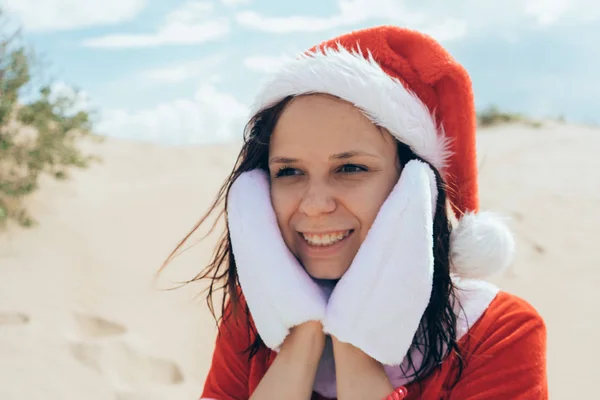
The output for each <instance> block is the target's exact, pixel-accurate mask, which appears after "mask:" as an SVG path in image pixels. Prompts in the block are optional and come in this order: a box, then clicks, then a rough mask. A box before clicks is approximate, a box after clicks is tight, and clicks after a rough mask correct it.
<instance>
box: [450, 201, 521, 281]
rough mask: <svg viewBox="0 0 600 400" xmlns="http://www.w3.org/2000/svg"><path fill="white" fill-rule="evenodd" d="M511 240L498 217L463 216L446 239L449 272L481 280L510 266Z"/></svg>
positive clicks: (506, 228) (479, 214)
mask: <svg viewBox="0 0 600 400" xmlns="http://www.w3.org/2000/svg"><path fill="white" fill-rule="evenodd" d="M514 254H515V240H514V238H513V235H512V233H511V231H510V230H509V228H508V226H507V225H506V224H505V223H504V221H503V219H502V217H500V216H498V215H496V214H494V213H491V212H480V213H477V214H475V213H466V214H465V215H463V216H462V218H461V219H460V220H459V222H458V226H456V227H455V228H454V230H453V231H452V235H451V237H450V262H451V272H452V273H454V274H456V275H458V276H460V277H464V278H473V279H481V278H486V277H489V276H492V275H495V274H497V273H499V272H502V271H503V270H505V269H506V268H508V267H509V266H510V264H511V263H512V261H513V258H514Z"/></svg>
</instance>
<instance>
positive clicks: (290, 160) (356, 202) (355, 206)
mask: <svg viewBox="0 0 600 400" xmlns="http://www.w3.org/2000/svg"><path fill="white" fill-rule="evenodd" d="M400 169H401V167H400V163H399V160H398V157H397V150H396V142H395V139H393V137H392V136H391V135H390V134H389V133H388V132H386V131H384V130H380V129H379V128H377V127H376V126H375V125H373V123H371V121H369V120H368V119H367V118H366V117H365V116H364V115H363V114H362V113H361V111H359V110H358V109H357V108H355V107H354V106H352V105H351V104H349V103H347V102H345V101H343V100H339V99H336V98H334V97H331V96H327V95H309V96H300V97H297V98H295V99H293V100H292V101H291V102H290V103H289V104H288V105H287V107H286V108H285V110H284V111H283V113H282V114H281V116H280V119H279V121H278V123H277V125H276V127H275V130H274V131H273V134H272V135H271V139H270V147H269V170H270V176H271V200H272V203H273V208H274V210H275V214H276V216H277V222H278V224H279V228H280V230H281V233H282V235H283V239H284V241H285V243H286V245H287V246H288V248H289V249H290V251H291V252H292V253H293V254H294V255H295V256H296V258H298V259H299V260H300V262H301V263H302V265H303V266H304V268H305V269H306V270H307V272H308V273H309V274H310V275H311V276H313V277H315V278H322V279H339V278H340V277H341V276H342V275H343V274H344V273H345V272H346V270H347V269H348V268H349V267H350V264H351V263H352V260H353V259H354V256H355V255H356V253H357V252H358V249H359V247H360V245H361V243H362V242H363V240H364V239H365V237H366V236H367V232H368V231H369V228H370V227H371V225H372V223H373V221H374V220H375V217H376V215H377V212H378V211H379V208H380V206H381V205H382V204H383V202H384V200H385V199H386V198H387V196H388V195H389V193H390V191H391V190H392V188H393V187H394V185H395V184H396V182H397V181H398V178H399V176H400Z"/></svg>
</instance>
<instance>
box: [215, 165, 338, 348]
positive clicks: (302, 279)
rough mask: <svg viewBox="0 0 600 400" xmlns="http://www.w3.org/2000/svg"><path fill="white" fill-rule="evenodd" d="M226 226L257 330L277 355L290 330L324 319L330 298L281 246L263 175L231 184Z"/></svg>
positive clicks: (255, 174)
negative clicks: (305, 323)
mask: <svg viewBox="0 0 600 400" xmlns="http://www.w3.org/2000/svg"><path fill="white" fill-rule="evenodd" d="M227 222H228V225H229V234H230V238H231V246H232V250H233V255H234V258H235V264H236V267H237V273H238V276H239V280H240V285H241V287H242V292H243V293H244V297H245V299H246V302H247V303H248V307H249V308H250V312H251V314H252V318H253V319H254V323H255V325H256V329H257V330H258V333H259V334H260V336H261V338H262V340H263V341H264V343H265V344H266V345H267V346H268V347H269V348H271V349H273V350H276V351H278V350H279V348H280V346H281V344H282V343H283V341H284V339H285V338H286V336H287V335H288V334H289V331H290V329H291V328H292V327H294V326H297V325H300V324H302V323H304V322H307V321H322V320H323V318H324V315H325V307H326V304H327V299H326V297H325V294H324V293H323V291H322V290H321V289H320V287H319V286H318V285H317V283H315V281H313V279H312V278H311V277H310V276H309V275H308V274H307V273H306V271H305V270H304V268H303V267H302V266H301V265H300V263H299V262H298V261H297V260H296V258H295V257H294V255H293V254H291V252H290V251H289V249H288V248H287V246H286V244H285V242H284V241H283V238H282V236H281V232H280V230H279V226H278V225H277V219H276V216H275V212H274V211H273V207H272V205H271V198H270V187H269V181H268V177H267V174H266V173H265V172H264V171H262V170H258V169H257V170H252V171H249V172H245V173H243V174H241V175H240V176H239V177H238V178H237V179H236V180H235V182H234V183H233V184H232V186H231V189H230V192H229V197H228V199H227Z"/></svg>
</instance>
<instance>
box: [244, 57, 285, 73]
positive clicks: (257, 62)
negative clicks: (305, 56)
mask: <svg viewBox="0 0 600 400" xmlns="http://www.w3.org/2000/svg"><path fill="white" fill-rule="evenodd" d="M286 59H287V57H283V56H282V57H276V56H250V57H246V58H245V59H244V62H243V63H244V66H245V67H246V68H248V69H250V70H252V71H257V72H263V73H269V72H273V71H275V70H277V68H278V67H280V66H281V65H282V64H283V63H284V62H285V61H286Z"/></svg>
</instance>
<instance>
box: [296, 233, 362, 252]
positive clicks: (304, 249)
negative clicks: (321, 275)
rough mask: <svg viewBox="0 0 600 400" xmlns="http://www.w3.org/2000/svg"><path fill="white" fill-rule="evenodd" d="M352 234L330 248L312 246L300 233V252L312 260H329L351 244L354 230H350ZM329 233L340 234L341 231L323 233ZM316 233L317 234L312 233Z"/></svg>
mask: <svg viewBox="0 0 600 400" xmlns="http://www.w3.org/2000/svg"><path fill="white" fill-rule="evenodd" d="M349 231H350V233H349V234H348V236H346V237H345V238H343V239H342V240H340V241H339V242H336V243H335V244H332V245H330V246H312V245H310V244H308V242H307V241H306V240H305V239H304V237H303V236H302V233H300V232H298V240H299V241H300V251H301V253H302V254H304V255H306V256H308V257H310V258H329V257H333V256H335V255H337V253H339V252H340V251H341V250H342V249H343V248H344V246H346V245H347V244H348V242H349V239H350V238H351V237H352V236H353V235H354V233H355V232H354V229H349ZM329 232H340V231H331V230H329V231H323V233H329ZM310 233H316V232H310Z"/></svg>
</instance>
